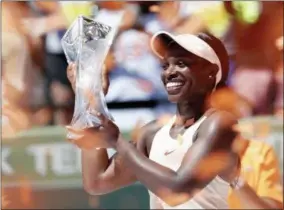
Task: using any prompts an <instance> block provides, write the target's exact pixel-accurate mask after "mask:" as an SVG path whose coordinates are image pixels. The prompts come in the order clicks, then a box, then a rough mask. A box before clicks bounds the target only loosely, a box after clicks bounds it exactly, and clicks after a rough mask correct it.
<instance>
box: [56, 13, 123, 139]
mask: <svg viewBox="0 0 284 210" xmlns="http://www.w3.org/2000/svg"><path fill="white" fill-rule="evenodd" d="M118 15H119V17H121V16H122V15H121V14H118ZM119 20H120V19H119ZM117 28H118V22H117V23H116V25H115V26H113V27H111V26H110V25H109V24H105V23H102V22H98V21H96V20H93V19H90V18H87V17H84V16H79V17H78V18H77V19H76V20H75V21H74V23H73V24H72V25H71V26H70V28H69V29H68V30H67V31H66V33H65V35H64V36H63V38H62V40H61V42H62V47H63V50H64V53H65V56H66V58H67V62H68V63H71V62H72V63H75V64H76V68H77V69H76V90H75V107H74V113H73V118H72V121H71V127H73V128H75V129H86V128H90V127H96V126H100V120H99V119H98V118H97V117H96V116H95V115H94V114H93V113H94V112H93V111H96V112H99V113H101V114H103V115H104V116H106V117H107V118H108V119H111V120H112V117H111V115H110V113H109V111H108V108H107V105H106V101H105V97H104V94H103V90H102V81H101V78H102V76H101V75H102V67H103V63H104V60H105V57H106V55H107V53H108V51H109V48H110V46H111V44H112V42H113V39H114V36H115V33H116V29H117ZM67 138H68V139H69V140H71V141H73V140H76V138H77V136H76V135H75V134H73V133H72V132H68V134H67Z"/></svg>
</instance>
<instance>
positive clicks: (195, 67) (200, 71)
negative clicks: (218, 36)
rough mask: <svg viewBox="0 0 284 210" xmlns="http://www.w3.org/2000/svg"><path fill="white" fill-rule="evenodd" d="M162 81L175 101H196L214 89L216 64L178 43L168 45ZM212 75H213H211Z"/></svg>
mask: <svg viewBox="0 0 284 210" xmlns="http://www.w3.org/2000/svg"><path fill="white" fill-rule="evenodd" d="M162 67H163V72H162V75H161V77H162V81H163V84H164V86H165V88H166V91H167V93H168V99H169V100H170V101H171V102H173V103H178V102H183V101H191V100H192V101H194V100H196V97H198V96H201V95H204V94H206V93H208V91H212V89H213V88H214V86H215V75H216V73H217V70H218V69H216V68H215V67H216V65H215V64H211V63H210V62H208V61H206V60H204V59H202V58H200V57H198V56H196V55H194V54H192V53H190V52H188V51H186V50H185V49H183V48H182V47H180V46H179V45H177V44H173V45H171V46H170V47H168V50H167V53H166V55H165V58H164V60H163V61H162ZM210 75H212V77H210Z"/></svg>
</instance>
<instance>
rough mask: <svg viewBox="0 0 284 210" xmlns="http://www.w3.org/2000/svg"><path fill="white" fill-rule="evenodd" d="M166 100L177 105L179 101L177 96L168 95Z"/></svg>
mask: <svg viewBox="0 0 284 210" xmlns="http://www.w3.org/2000/svg"><path fill="white" fill-rule="evenodd" d="M168 100H169V101H170V102H171V103H175V104H176V103H178V102H179V101H180V96H179V95H178V94H177V95H168Z"/></svg>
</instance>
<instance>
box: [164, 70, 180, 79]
mask: <svg viewBox="0 0 284 210" xmlns="http://www.w3.org/2000/svg"><path fill="white" fill-rule="evenodd" d="M177 76H178V75H177V72H176V71H174V70H171V71H167V74H166V78H167V80H171V79H173V78H176V77H177Z"/></svg>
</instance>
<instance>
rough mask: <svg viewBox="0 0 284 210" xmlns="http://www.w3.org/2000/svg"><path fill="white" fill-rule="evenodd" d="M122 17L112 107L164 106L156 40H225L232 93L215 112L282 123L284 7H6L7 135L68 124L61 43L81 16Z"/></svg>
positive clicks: (112, 63)
mask: <svg viewBox="0 0 284 210" xmlns="http://www.w3.org/2000/svg"><path fill="white" fill-rule="evenodd" d="M121 9H123V10H124V11H125V12H124V16H123V20H122V21H121V25H120V28H119V31H118V34H117V36H116V39H115V41H114V43H113V45H112V48H111V50H110V52H109V54H108V56H107V58H106V60H105V66H106V69H107V70H108V72H109V76H110V81H111V82H110V88H109V93H108V95H107V101H108V102H120V101H147V100H164V99H165V98H166V95H165V92H164V89H163V86H162V83H161V81H160V70H161V67H160V63H159V60H158V59H157V58H156V57H155V56H154V55H153V54H152V52H151V50H150V45H149V41H150V38H151V35H152V34H153V33H155V32H157V31H159V30H165V31H170V32H174V33H192V34H196V33H199V32H209V33H211V34H213V35H214V36H216V37H219V38H220V39H221V40H223V42H224V44H225V46H226V48H227V51H228V53H229V56H230V74H229V78H228V83H227V85H228V87H229V88H230V89H227V90H223V91H222V92H219V93H216V94H215V95H213V97H215V98H214V99H216V100H214V101H215V105H216V106H222V107H226V108H227V109H230V110H233V111H235V112H237V113H238V114H239V115H240V116H241V117H246V116H253V115H277V116H282V115H283V2H281V1H279V2H277V1H265V2H262V1H224V2H223V1H165V2H163V1H127V2H123V1H118V2H116V1H113V2H110V1H99V2H96V1H70V2H69V1H4V2H2V57H1V61H2V62H1V63H2V93H3V97H2V105H3V109H2V110H3V116H2V126H4V129H3V130H4V131H5V132H4V135H5V133H6V134H7V135H8V134H9V135H10V134H13V133H15V132H17V131H19V130H23V129H28V128H30V127H32V126H45V125H65V124H68V123H70V120H71V118H72V114H73V107H74V93H73V91H72V88H71V85H70V83H69V81H68V79H67V76H66V69H67V65H68V64H67V62H66V59H65V55H64V52H63V49H62V47H61V43H60V40H61V38H62V37H63V35H64V33H65V31H66V29H68V27H69V26H70V25H71V23H72V22H73V21H74V20H75V19H76V17H77V16H78V15H80V14H82V15H84V16H88V17H95V16H101V18H108V17H109V16H111V12H112V11H114V10H121ZM122 93H123V94H122ZM228 102H230V103H228Z"/></svg>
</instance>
